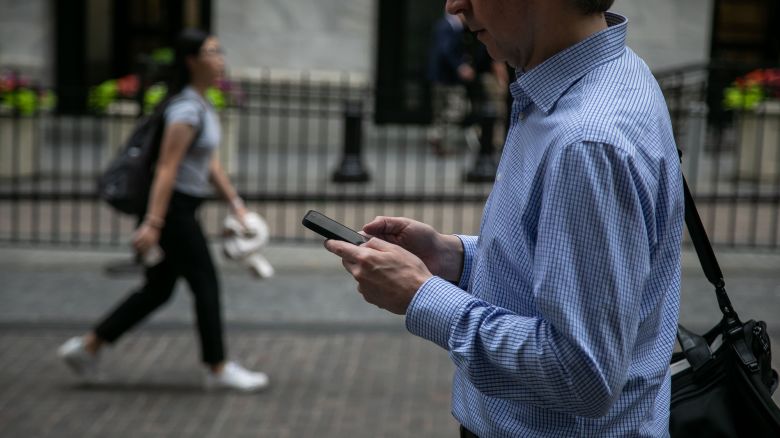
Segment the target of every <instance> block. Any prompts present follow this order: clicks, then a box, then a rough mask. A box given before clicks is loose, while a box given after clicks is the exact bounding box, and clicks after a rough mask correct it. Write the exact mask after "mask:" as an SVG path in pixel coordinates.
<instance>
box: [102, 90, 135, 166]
mask: <svg viewBox="0 0 780 438" xmlns="http://www.w3.org/2000/svg"><path fill="white" fill-rule="evenodd" d="M138 112H139V106H138V104H137V103H136V102H114V103H112V104H111V105H109V107H108V108H107V109H106V118H105V119H104V120H105V121H104V123H105V125H104V126H105V135H106V137H105V140H104V141H105V143H106V146H107V149H106V156H105V158H106V159H108V160H110V159H112V158H113V157H114V156H115V155H116V154H117V153H118V151H119V149H120V148H121V147H122V145H123V144H125V141H126V140H127V139H128V138H129V137H130V134H131V133H132V132H133V128H134V127H135V124H136V122H137V121H138V118H137V117H138Z"/></svg>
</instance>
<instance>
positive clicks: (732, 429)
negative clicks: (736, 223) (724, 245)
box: [669, 184, 780, 437]
mask: <svg viewBox="0 0 780 438" xmlns="http://www.w3.org/2000/svg"><path fill="white" fill-rule="evenodd" d="M685 222H686V224H687V225H688V232H689V234H690V236H691V240H692V241H693V244H694V246H695V248H696V253H697V254H698V256H699V260H700V262H701V265H702V268H703V269H704V273H705V275H706V276H707V279H708V280H709V281H710V283H712V284H713V285H714V286H715V296H716V298H717V301H718V306H719V307H720V310H721V312H722V313H723V319H721V321H720V322H719V323H718V324H717V325H715V327H713V328H712V329H711V330H709V331H708V332H707V333H705V334H704V335H701V336H699V335H697V334H694V333H692V332H690V331H689V330H687V329H686V328H685V327H683V326H682V325H680V326H678V331H677V339H678V341H679V342H680V346H681V349H682V351H681V352H678V353H675V354H674V355H673V356H672V361H671V367H672V402H671V418H670V422H669V431H670V434H671V436H672V437H780V409H778V407H777V405H776V404H775V403H774V402H773V401H772V394H773V393H774V391H775V389H777V385H778V375H777V371H775V370H773V369H772V354H771V344H770V342H769V335H768V334H767V331H766V323H764V322H763V321H753V320H749V321H747V322H744V323H743V322H742V321H741V320H740V319H739V317H738V316H737V313H736V312H735V311H734V308H733V307H732V306H731V301H730V300H729V297H728V295H727V294H726V288H725V283H724V281H723V274H722V273H721V270H720V266H719V265H718V261H717V259H716V258H715V253H714V252H713V250H712V246H711V245H710V241H709V239H708V238H707V234H706V232H705V231H704V226H703V225H702V223H701V219H700V218H699V213H698V212H697V210H696V205H695V204H694V202H693V198H692V196H691V193H690V191H689V189H688V185H687V184H685Z"/></svg>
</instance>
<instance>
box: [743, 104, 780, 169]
mask: <svg viewBox="0 0 780 438" xmlns="http://www.w3.org/2000/svg"><path fill="white" fill-rule="evenodd" d="M737 129H738V133H739V137H738V138H739V167H738V169H737V170H738V171H737V177H738V178H739V179H742V180H754V181H761V182H772V181H776V179H777V178H778V173H780V101H773V100H770V101H766V102H764V103H762V104H760V105H759V106H758V107H756V108H755V109H754V110H751V111H745V112H743V113H741V114H740V115H739V118H738V121H737Z"/></svg>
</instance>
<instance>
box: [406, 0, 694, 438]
mask: <svg viewBox="0 0 780 438" xmlns="http://www.w3.org/2000/svg"><path fill="white" fill-rule="evenodd" d="M607 22H608V24H609V28H608V29H605V30H603V31H601V32H599V33H597V34H595V35H593V36H591V37H590V38H588V39H587V40H585V41H582V42H580V43H578V44H577V45H575V46H572V47H570V48H568V49H566V50H564V51H562V52H560V53H558V54H556V55H555V56H553V57H552V58H550V59H548V60H547V61H545V62H544V63H543V64H541V65H539V66H537V67H535V68H533V69H531V70H529V71H528V72H525V73H523V74H521V75H520V77H519V78H518V79H517V81H516V82H515V83H513V84H512V85H511V92H512V95H513V96H514V105H513V108H512V124H511V128H510V131H509V134H508V136H507V140H506V144H505V146H504V150H503V155H502V157H501V162H500V165H499V168H498V173H497V176H496V183H495V186H494V187H493V190H492V192H491V194H490V197H489V198H488V201H487V204H486V205H485V210H484V214H483V217H482V224H481V229H480V235H479V237H478V238H477V237H473V236H460V238H461V240H462V241H463V246H464V249H465V255H464V267H463V274H462V277H461V280H460V284H458V285H454V284H451V283H449V282H447V281H445V280H443V279H441V278H439V277H433V278H431V279H430V280H429V281H427V282H426V283H425V284H423V286H422V287H421V288H420V290H419V291H418V292H417V294H416V295H415V297H414V299H413V300H412V302H411V304H410V306H409V308H408V310H407V316H406V326H407V329H408V330H409V331H410V332H412V333H414V334H416V335H418V336H421V337H423V338H426V339H429V340H431V341H433V342H435V343H436V344H438V345H439V346H441V347H443V348H445V349H447V350H448V351H449V354H450V357H451V359H452V361H453V362H454V364H455V366H456V371H455V377H454V382H453V395H452V405H453V406H452V412H453V415H454V416H455V418H456V419H457V420H458V421H459V422H460V423H461V424H463V425H464V426H466V427H467V428H468V429H470V430H471V431H473V432H474V433H476V434H477V435H479V436H481V437H521V436H522V437H526V436H528V437H572V436H576V437H579V436H621V437H625V436H652V437H657V436H667V435H668V434H669V432H668V422H669V398H670V385H671V378H670V374H669V359H670V357H671V354H672V349H673V346H674V340H675V332H676V324H677V316H678V309H679V294H680V245H681V239H682V224H683V215H684V207H683V191H682V177H681V173H680V167H679V162H678V158H677V152H676V147H675V142H674V139H673V136H672V129H671V123H670V120H669V113H668V110H667V108H666V104H665V102H664V98H663V96H662V94H661V91H660V90H659V88H658V85H657V83H656V81H655V80H654V78H653V76H652V74H651V73H650V71H649V69H648V68H647V66H646V65H645V64H644V62H643V61H642V60H641V59H640V58H639V57H637V56H636V55H635V54H634V53H633V52H632V51H631V50H630V49H628V48H627V47H626V46H625V37H626V19H625V18H624V17H621V16H618V15H615V14H607Z"/></svg>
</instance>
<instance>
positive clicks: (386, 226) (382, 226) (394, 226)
mask: <svg viewBox="0 0 780 438" xmlns="http://www.w3.org/2000/svg"><path fill="white" fill-rule="evenodd" d="M407 223H408V220H406V219H403V218H397V217H389V216H377V217H376V218H374V220H372V221H371V222H369V223H367V224H365V225H364V226H363V231H365V232H366V233H367V234H370V235H372V236H379V235H394V234H398V233H399V232H401V230H403V229H404V227H406V225H407Z"/></svg>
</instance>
